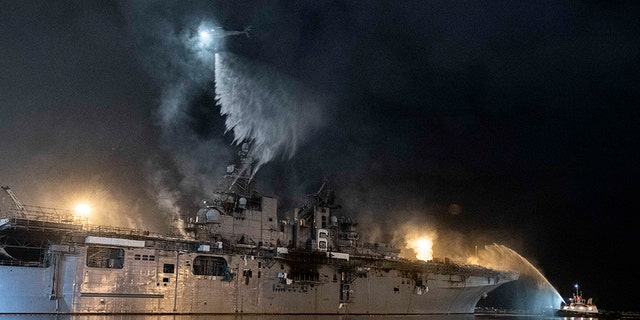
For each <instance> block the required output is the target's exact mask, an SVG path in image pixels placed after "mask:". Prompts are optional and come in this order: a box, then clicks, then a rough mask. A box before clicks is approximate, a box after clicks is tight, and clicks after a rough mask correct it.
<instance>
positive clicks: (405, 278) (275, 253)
mask: <svg viewBox="0 0 640 320" xmlns="http://www.w3.org/2000/svg"><path fill="white" fill-rule="evenodd" d="M239 155H240V157H239V161H238V163H236V164H234V165H231V166H229V167H227V178H229V181H230V187H229V188H228V189H225V190H224V191H222V192H215V193H213V194H212V195H211V199H208V200H207V201H203V203H202V206H201V208H200V209H199V210H198V211H197V213H196V214H195V216H194V217H192V218H190V219H188V221H187V222H186V223H185V231H186V235H181V236H178V235H171V236H168V235H160V234H154V233H151V232H148V231H144V230H138V229H125V228H118V227H113V226H104V225H93V224H89V223H88V222H87V221H86V220H84V219H81V218H78V217H77V216H76V215H75V213H74V212H72V211H68V210H59V209H53V208H45V207H35V206H27V205H24V204H23V203H22V202H21V201H20V200H19V198H18V197H17V196H16V195H15V194H14V193H13V192H12V190H11V189H10V188H9V187H2V188H3V189H4V191H5V193H6V195H8V196H9V199H10V200H11V201H10V203H11V207H10V208H9V209H7V210H3V211H2V212H0V313H4V314H6V313H11V314H22V313H25V314H26V313H28V314H34V313H42V314H236V313H244V314H298V315H299V314H393V315H413V314H416V315H417V314H420V315H423V314H471V313H473V312H474V308H475V305H476V303H477V302H478V301H479V299H481V298H482V297H483V296H485V295H486V294H487V293H489V292H490V291H492V290H494V289H495V288H497V287H498V286H500V285H502V284H504V283H507V282H510V281H513V280H516V279H517V278H518V274H517V273H516V272H510V271H498V270H492V269H487V268H484V267H481V266H477V265H462V264H457V263H453V262H452V261H449V260H448V259H445V260H438V261H435V260H434V261H418V260H416V261H412V260H408V259H403V258H399V257H398V254H399V250H398V249H397V248H395V247H394V246H392V245H390V244H385V243H365V242H363V241H362V240H361V239H360V236H359V234H358V231H357V227H358V224H357V222H356V221H355V220H354V219H352V218H350V217H347V216H338V215H337V214H336V213H335V212H336V211H337V210H336V209H337V208H338V206H337V205H335V204H334V202H335V196H334V194H333V193H332V192H331V191H329V190H325V189H324V183H323V187H322V188H320V190H319V191H318V192H316V193H315V194H313V195H312V196H310V199H309V201H308V202H307V203H306V204H304V205H302V206H300V207H299V208H296V209H295V210H293V212H292V213H290V214H289V215H288V216H287V217H286V218H284V219H279V218H278V214H277V207H278V204H277V199H275V198H273V197H267V196H260V195H257V193H255V192H253V189H252V188H253V186H252V184H253V180H252V177H251V175H250V172H251V170H250V166H251V157H250V155H249V151H248V149H247V146H246V145H243V146H242V148H241V151H240V152H239ZM325 183H326V181H325Z"/></svg>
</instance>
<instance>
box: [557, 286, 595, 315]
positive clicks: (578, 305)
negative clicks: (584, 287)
mask: <svg viewBox="0 0 640 320" xmlns="http://www.w3.org/2000/svg"><path fill="white" fill-rule="evenodd" d="M575 288H576V292H574V293H573V297H572V298H571V300H570V301H571V302H570V303H569V304H568V305H567V304H565V305H563V306H562V308H561V309H560V310H558V312H557V315H558V316H559V317H594V318H596V317H599V316H601V315H603V314H601V313H600V312H599V311H598V307H597V306H596V305H595V304H594V303H593V298H589V299H587V300H585V299H583V298H582V292H579V291H578V285H577V284H576V285H575Z"/></svg>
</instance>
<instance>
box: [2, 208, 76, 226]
mask: <svg viewBox="0 0 640 320" xmlns="http://www.w3.org/2000/svg"><path fill="white" fill-rule="evenodd" d="M23 207H24V210H18V209H13V208H12V209H9V210H8V211H7V214H5V215H3V216H5V217H6V218H14V219H24V220H35V221H44V222H52V223H60V224H74V225H82V224H86V223H87V219H86V218H83V217H81V216H79V215H77V214H76V213H75V212H74V211H72V210H64V209H56V208H49V207H40V206H28V205H24V206H23Z"/></svg>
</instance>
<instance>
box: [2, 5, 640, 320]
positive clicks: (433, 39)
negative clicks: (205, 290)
mask: <svg viewBox="0 0 640 320" xmlns="http://www.w3.org/2000/svg"><path fill="white" fill-rule="evenodd" d="M639 17H640V5H639V4H638V3H637V2H634V1H628V2H627V1H543V0H536V1H466V2H461V1H249V2H245V1H191V2H187V1H162V2H153V1H139V2H133V1H125V2H107V1H1V2H0V31H1V32H0V70H1V71H0V184H2V185H8V186H10V187H11V188H12V189H13V191H14V192H15V193H16V194H17V195H18V197H20V199H21V200H22V202H24V203H26V204H30V205H41V206H47V207H56V208H72V207H73V206H74V203H76V202H78V201H89V202H91V203H92V205H93V206H94V211H95V212H94V214H95V216H94V217H92V220H93V221H95V222H97V223H110V224H117V225H120V226H128V227H137V228H145V229H151V230H154V231H159V232H162V231H168V228H169V226H170V220H171V216H172V214H173V215H175V214H176V213H179V214H181V215H183V216H186V215H187V214H188V213H190V212H191V213H193V212H194V211H193V210H195V209H196V208H197V205H198V202H199V201H200V200H201V199H204V198H205V197H206V196H207V194H210V192H211V191H214V189H216V188H217V187H219V186H221V185H222V182H223V181H222V178H221V177H222V176H223V175H224V173H225V171H224V170H225V167H226V165H227V164H229V163H230V162H231V161H232V159H233V157H234V155H235V153H236V152H237V151H238V149H239V148H238V142H241V141H240V140H241V139H243V138H245V139H248V141H250V142H252V143H254V146H256V147H257V146H261V147H262V149H260V150H261V151H260V152H257V153H256V154H255V156H256V158H257V159H258V160H259V161H262V163H263V164H262V165H261V166H260V167H259V169H258V170H257V171H256V173H255V179H256V183H257V188H258V190H259V191H260V192H261V193H262V194H265V195H271V196H276V197H278V199H279V203H280V209H281V210H282V212H283V214H284V212H287V213H288V212H291V210H292V208H293V207H295V206H298V205H301V204H303V203H304V201H305V200H306V196H307V195H309V194H312V193H314V192H316V191H317V190H318V188H319V187H320V185H321V183H322V179H323V178H324V177H326V178H327V179H328V181H329V183H328V186H327V187H328V188H330V189H333V190H336V192H337V195H338V198H337V199H338V203H340V204H341V205H342V207H343V208H342V209H340V211H339V214H345V215H351V216H354V217H356V218H357V219H358V220H359V221H360V222H361V228H362V229H364V230H369V231H370V234H363V235H362V236H363V237H365V238H372V239H373V238H375V239H378V240H384V241H392V240H393V239H394V235H395V234H396V233H397V230H399V228H400V226H401V225H403V223H406V222H407V221H410V222H411V223H412V224H414V225H418V226H421V225H424V226H425V228H426V226H428V228H431V229H437V230H439V232H440V238H439V239H440V240H441V241H450V242H455V243H460V244H461V245H463V246H466V247H471V248H473V247H474V246H476V245H478V246H483V245H486V244H492V243H499V244H503V245H505V246H508V247H509V248H512V249H513V250H515V251H516V252H518V253H519V254H520V255H522V256H523V257H525V258H526V259H528V260H529V261H530V262H532V263H533V264H534V265H535V266H536V267H538V269H539V270H540V271H541V272H542V273H543V274H544V275H545V276H546V277H547V278H548V280H549V281H550V282H551V283H552V284H553V285H554V286H555V287H556V288H557V289H558V291H559V292H560V293H561V294H562V295H563V296H564V297H568V296H570V294H571V292H572V290H573V285H574V284H575V283H579V284H580V286H581V288H582V290H583V291H584V293H585V295H586V296H593V297H595V298H596V300H595V301H596V303H597V304H598V306H599V307H600V308H601V309H606V310H639V309H638V308H639V307H638V305H637V300H638V299H640V295H638V293H637V287H638V285H639V284H640V282H639V281H638V279H639V277H638V274H637V270H638V267H637V264H633V263H631V260H632V259H635V257H636V256H637V254H638V249H637V246H638V245H639V244H640V241H639V240H638V239H639V237H638V231H637V230H638V228H637V227H636V220H637V214H638V212H639V209H640V206H639V205H638V195H637V193H636V190H640V188H638V181H639V179H640V174H639V173H640V170H639V169H638V164H640V157H639V152H638V148H639V147H640V144H639V142H640V141H639V137H640V130H639V129H638V124H639V120H640V111H639V108H638V107H639V106H640V18H639ZM249 25H250V26H252V27H251V31H250V32H249V37H246V36H245V35H237V36H231V37H226V38H222V39H213V41H215V44H213V45H211V46H209V47H203V46H202V44H199V43H198V38H199V37H198V35H199V32H200V31H201V29H202V28H212V27H214V26H216V27H225V28H226V29H228V30H243V29H244V28H245V26H249ZM215 50H218V51H219V57H218V58H219V63H220V64H219V67H218V68H216V65H215V64H214V63H213V52H214V51H215ZM217 72H220V73H221V74H222V73H224V72H231V74H232V75H233V76H235V77H236V78H235V79H230V80H229V82H225V83H226V85H228V86H229V87H233V88H234V91H232V92H233V93H234V94H233V95H231V96H227V98H237V99H239V102H238V101H236V102H235V104H232V105H230V107H228V108H227V110H226V113H225V112H223V113H224V114H221V111H222V110H221V105H222V106H223V107H224V104H223V103H221V102H220V101H221V100H220V99H216V85H218V86H221V85H222V84H223V83H222V82H223V81H222V80H220V81H219V83H216V79H215V78H216V73H217ZM225 81H226V80H225ZM234 84H238V85H239V86H233V85H234ZM242 85H244V87H243V86H242ZM236 93H237V95H236ZM238 97H240V98H238ZM222 101H226V100H224V98H223V99H222ZM247 101H248V102H247ZM244 102H247V103H244ZM243 103H244V104H243ZM231 120H238V121H239V123H236V126H235V127H234V126H231V127H230V121H231ZM241 130H245V131H241ZM436 249H437V248H436ZM435 254H436V255H443V256H446V255H447V253H446V252H437V250H436V252H435Z"/></svg>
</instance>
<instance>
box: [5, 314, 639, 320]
mask: <svg viewBox="0 0 640 320" xmlns="http://www.w3.org/2000/svg"><path fill="white" fill-rule="evenodd" d="M14 319H15V320H208V319H215V320H307V319H309V320H596V318H586V317H575V318H574V317H556V316H552V315H529V314H475V315H471V314H469V315H419V316H413V315H390V316H389V315H246V314H238V315H82V316H71V315H2V314H0V320H14ZM618 319H640V314H635V313H634V314H627V315H626V316H623V317H621V318H618Z"/></svg>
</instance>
